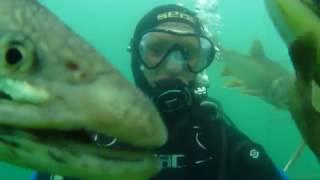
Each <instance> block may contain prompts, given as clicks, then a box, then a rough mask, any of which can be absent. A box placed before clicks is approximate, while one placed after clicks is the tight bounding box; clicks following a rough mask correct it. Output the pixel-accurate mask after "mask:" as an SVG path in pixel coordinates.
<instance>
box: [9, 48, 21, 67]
mask: <svg viewBox="0 0 320 180" xmlns="http://www.w3.org/2000/svg"><path fill="white" fill-rule="evenodd" d="M22 59H23V56H22V53H21V51H20V50H19V49H18V48H17V47H11V48H9V49H8V50H7V52H6V61H7V63H8V64H10V65H15V64H17V63H19V62H20V61H21V60H22Z"/></svg>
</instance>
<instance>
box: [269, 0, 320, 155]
mask: <svg viewBox="0 0 320 180" xmlns="http://www.w3.org/2000/svg"><path fill="white" fill-rule="evenodd" d="M265 4H266V7H267V10H268V12H269V14H270V17H271V19H272V21H273V23H274V25H275V27H276V29H277V30H278V31H279V33H280V34H281V36H282V38H283V40H284V41H285V42H286V44H287V46H288V48H289V54H290V57H291V61H292V64H293V66H294V69H295V74H296V80H295V85H294V89H293V91H292V94H291V102H290V103H289V104H290V112H291V114H292V116H293V118H294V119H295V122H296V124H297V127H298V128H299V130H300V132H301V133H302V135H303V137H304V139H305V141H306V142H307V144H308V145H309V146H310V148H311V149H312V151H313V152H314V153H315V154H316V156H317V157H318V159H319V160H320V89H319V85H320V19H319V12H320V6H319V1H315V0H265Z"/></svg>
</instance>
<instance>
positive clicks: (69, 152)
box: [0, 126, 160, 179]
mask: <svg viewBox="0 0 320 180" xmlns="http://www.w3.org/2000/svg"><path fill="white" fill-rule="evenodd" d="M0 154H1V155H0V156H3V157H1V158H2V159H3V160H4V161H6V160H8V161H10V162H12V161H13V160H12V159H15V160H14V161H15V164H16V165H18V166H23V167H29V168H30V167H31V168H33V169H37V170H39V171H43V172H50V173H56V174H60V175H66V176H71V177H81V178H83V177H86V178H89V179H99V178H101V177H109V176H110V177H117V176H120V177H119V179H127V176H129V177H130V176H131V177H132V179H147V178H149V177H151V176H153V175H154V174H156V173H157V172H159V170H160V165H159V160H158V158H157V157H156V156H155V155H154V154H153V150H152V149H147V148H141V147H133V146H130V145H127V144H125V143H118V144H115V145H114V146H112V147H106V146H98V145H97V144H96V143H94V142H93V140H92V139H91V138H90V136H89V135H88V133H87V131H86V130H82V129H81V130H70V131H65V130H49V129H42V130H38V129H20V128H16V127H10V126H1V127H0ZM35 159H39V161H38V162H37V160H35ZM88 167H90V169H93V170H92V171H90V172H88V171H87V169H88ZM79 171H80V172H82V173H79ZM126 174H127V176H125V175H126ZM130 174H131V175H130ZM121 176H124V177H121ZM136 176H138V177H136Z"/></svg>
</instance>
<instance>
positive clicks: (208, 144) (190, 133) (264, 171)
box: [36, 100, 283, 180]
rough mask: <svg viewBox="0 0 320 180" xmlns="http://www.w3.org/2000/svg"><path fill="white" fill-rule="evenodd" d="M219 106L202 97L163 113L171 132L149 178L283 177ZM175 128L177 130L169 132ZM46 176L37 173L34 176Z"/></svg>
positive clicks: (273, 179) (243, 179) (229, 179)
mask: <svg viewBox="0 0 320 180" xmlns="http://www.w3.org/2000/svg"><path fill="white" fill-rule="evenodd" d="M219 109H220V108H219V106H218V105H217V103H215V101H212V100H205V101H202V103H201V105H198V106H197V107H192V110H190V109H188V110H187V111H184V112H181V113H179V114H178V115H174V116H173V115H171V114H170V115H168V114H167V115H166V114H163V118H164V119H165V120H166V123H167V125H168V124H170V127H172V131H171V129H168V131H169V141H168V143H167V144H166V145H165V146H164V147H162V148H161V149H159V151H158V152H157V154H159V157H160V159H161V162H162V168H163V169H162V171H161V172H160V173H159V174H158V175H157V176H156V177H154V178H152V180H174V179H178V180H283V178H282V176H281V175H280V172H279V171H278V169H277V168H276V166H275V165H274V164H273V162H272V160H271V159H270V158H269V157H268V156H267V154H266V153H265V151H264V149H263V148H262V147H261V146H260V145H259V144H257V143H255V142H253V141H252V140H250V139H249V138H248V137H247V136H246V135H244V134H243V133H242V132H240V131H239V130H238V129H237V128H236V127H235V126H233V125H232V123H231V122H230V120H229V119H228V118H227V117H226V116H225V114H224V113H223V112H222V111H220V110H219ZM181 118H183V119H184V120H180V119H181ZM177 119H179V121H177ZM177 127H179V129H180V132H177V131H173V130H176V129H177ZM174 133H176V135H171V136H170V134H174ZM49 179H50V175H47V174H41V173H38V175H37V178H36V180H49ZM65 180H69V179H68V178H65ZM70 180H71V179H70Z"/></svg>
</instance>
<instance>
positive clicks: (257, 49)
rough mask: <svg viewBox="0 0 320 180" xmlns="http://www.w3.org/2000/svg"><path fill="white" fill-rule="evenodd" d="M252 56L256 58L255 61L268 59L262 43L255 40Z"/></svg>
mask: <svg viewBox="0 0 320 180" xmlns="http://www.w3.org/2000/svg"><path fill="white" fill-rule="evenodd" d="M250 54H251V56H252V57H255V59H265V58H266V55H265V52H264V48H263V46H262V43H261V41H259V40H254V41H253V42H252V46H251V50H250Z"/></svg>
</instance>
